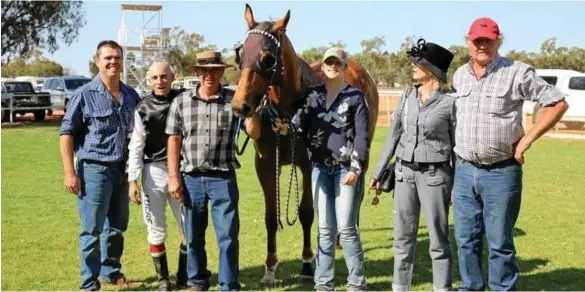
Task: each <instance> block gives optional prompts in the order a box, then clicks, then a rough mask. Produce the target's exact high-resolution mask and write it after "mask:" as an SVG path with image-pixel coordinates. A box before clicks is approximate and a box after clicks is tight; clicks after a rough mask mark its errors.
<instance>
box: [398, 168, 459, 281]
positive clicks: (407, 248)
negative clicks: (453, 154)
mask: <svg viewBox="0 0 585 292" xmlns="http://www.w3.org/2000/svg"><path fill="white" fill-rule="evenodd" d="M413 168H414V167H409V166H407V165H404V164H403V163H401V162H400V161H398V163H397V164H396V170H395V174H396V186H395V189H394V275H393V278H392V290H394V291H409V290H410V288H411V284H412V273H413V269H414V261H415V250H416V238H417V232H418V223H419V217H420V209H421V207H422V211H423V213H424V217H425V220H426V222H427V229H428V233H429V241H430V244H429V255H430V257H431V260H432V266H433V289H434V290H435V291H446V290H451V288H452V277H451V271H452V265H453V263H452V256H451V244H450V242H449V223H448V217H449V201H450V198H451V187H452V185H453V176H452V170H451V167H450V166H449V165H445V166H440V167H433V166H432V167H420V168H419V169H416V168H414V169H413Z"/></svg>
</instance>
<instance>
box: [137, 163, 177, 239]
mask: <svg viewBox="0 0 585 292" xmlns="http://www.w3.org/2000/svg"><path fill="white" fill-rule="evenodd" d="M168 182H169V177H168V169H167V166H166V163H165V161H157V162H152V163H147V164H145V165H144V170H143V172H142V214H143V216H144V223H146V227H147V231H148V243H149V244H152V245H160V244H163V243H164V242H165V240H166V239H167V223H166V221H167V216H166V206H167V201H168V202H169V204H170V205H171V209H172V211H173V215H174V216H175V220H176V222H177V225H178V228H179V232H181V233H183V226H182V222H183V216H182V214H181V204H180V203H179V201H177V200H175V199H173V198H172V197H171V195H170V193H169V192H168Z"/></svg>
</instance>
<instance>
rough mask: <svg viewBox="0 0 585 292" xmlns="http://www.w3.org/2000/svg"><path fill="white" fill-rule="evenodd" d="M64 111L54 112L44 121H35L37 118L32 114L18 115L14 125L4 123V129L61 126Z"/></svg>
mask: <svg viewBox="0 0 585 292" xmlns="http://www.w3.org/2000/svg"><path fill="white" fill-rule="evenodd" d="M64 115H65V113H64V112H63V111H57V112H53V115H51V116H46V117H45V120H44V121H35V117H34V115H33V114H32V113H28V114H26V115H24V116H23V115H16V117H15V118H14V123H10V122H8V123H2V128H12V127H22V126H55V125H61V121H63V116H64Z"/></svg>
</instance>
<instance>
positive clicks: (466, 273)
mask: <svg viewBox="0 0 585 292" xmlns="http://www.w3.org/2000/svg"><path fill="white" fill-rule="evenodd" d="M466 41H467V47H468V49H469V55H470V56H471V60H470V61H469V63H467V64H465V65H463V66H461V67H460V68H459V69H458V70H457V71H456V72H455V75H454V76H453V87H454V89H455V90H456V92H455V93H454V95H455V96H456V108H457V116H456V119H457V127H456V130H455V149H454V150H455V153H456V154H457V156H458V163H457V167H456V169H455V181H454V187H453V189H454V201H453V208H454V223H455V237H456V241H457V246H458V258H459V271H460V273H461V279H462V285H461V286H460V287H459V290H484V289H485V288H486V285H485V283H484V280H483V276H482V274H483V273H482V250H483V246H482V238H483V235H484V233H485V235H486V237H487V245H488V250H489V263H488V266H489V281H488V283H489V288H490V289H492V290H513V289H516V285H517V283H518V277H519V271H518V266H517V264H516V259H515V256H516V248H515V246H514V238H513V236H512V230H513V228H514V225H515V224H516V219H517V218H518V213H519V211H520V201H521V193H522V164H524V153H525V152H526V150H527V149H528V148H530V145H532V143H533V142H534V141H536V140H537V139H538V138H540V136H542V135H543V134H544V133H545V132H547V131H548V130H549V129H550V128H551V127H552V126H553V125H554V124H555V123H557V122H558V121H559V120H560V118H561V117H562V115H563V114H564V113H565V111H566V110H567V108H568V105H567V103H566V102H565V101H564V99H563V95H562V93H561V92H560V91H558V90H557V89H556V88H555V87H554V86H552V85H549V84H548V83H547V82H546V81H544V80H543V79H542V78H540V77H539V76H538V75H536V72H535V69H534V68H533V67H531V66H530V65H527V64H524V63H522V62H518V61H515V60H511V59H508V58H505V57H502V56H500V55H499V54H498V49H499V47H500V46H501V44H502V35H501V33H500V28H499V27H498V24H497V23H496V22H494V21H493V20H492V19H490V18H479V19H477V20H475V21H474V22H473V23H472V24H471V26H470V28H469V32H468V35H467V37H466ZM524 100H530V101H534V102H536V103H538V104H539V105H540V106H542V109H541V110H540V112H539V114H540V118H539V119H538V121H537V123H536V124H535V125H534V126H533V127H532V128H531V129H530V131H529V132H528V133H525V132H524V129H523V127H522V105H523V102H524Z"/></svg>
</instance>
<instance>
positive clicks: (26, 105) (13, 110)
mask: <svg viewBox="0 0 585 292" xmlns="http://www.w3.org/2000/svg"><path fill="white" fill-rule="evenodd" d="M51 106H52V104H51V95H50V94H49V93H44V92H41V93H39V92H35V89H34V86H33V84H32V83H31V82H28V81H5V82H2V108H1V110H0V112H1V113H2V122H8V121H9V122H13V121H14V118H15V117H16V114H20V115H25V114H27V113H33V115H34V116H35V120H36V121H43V120H45V115H46V111H47V110H50V109H51Z"/></svg>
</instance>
